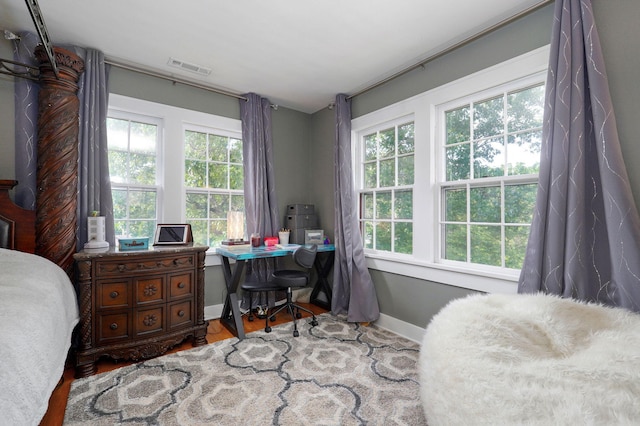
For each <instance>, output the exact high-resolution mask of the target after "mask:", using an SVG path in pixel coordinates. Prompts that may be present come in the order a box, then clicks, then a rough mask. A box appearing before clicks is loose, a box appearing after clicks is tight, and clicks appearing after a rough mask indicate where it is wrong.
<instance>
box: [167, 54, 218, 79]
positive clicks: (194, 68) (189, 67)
mask: <svg viewBox="0 0 640 426" xmlns="http://www.w3.org/2000/svg"><path fill="white" fill-rule="evenodd" d="M167 63H168V64H169V65H170V66H172V67H175V68H180V69H183V70H185V71H189V72H194V73H196V74H200V75H209V74H211V68H205V67H201V66H200V65H196V64H190V63H189V62H185V61H181V60H180V59H175V58H169V62H167Z"/></svg>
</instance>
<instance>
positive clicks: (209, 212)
mask: <svg viewBox="0 0 640 426" xmlns="http://www.w3.org/2000/svg"><path fill="white" fill-rule="evenodd" d="M184 146H185V148H184V156H185V160H184V163H185V166H184V170H185V173H184V184H185V189H186V220H187V222H188V223H190V224H191V227H192V229H193V235H194V239H195V240H196V242H198V243H200V244H205V245H209V246H215V245H219V244H220V243H221V242H222V240H224V239H226V234H227V212H229V211H240V212H244V190H243V188H244V169H243V165H242V164H243V163H242V140H240V139H239V138H238V135H234V134H230V133H229V132H222V131H220V130H215V129H203V128H200V129H197V128H194V127H191V128H188V129H186V130H185V132H184Z"/></svg>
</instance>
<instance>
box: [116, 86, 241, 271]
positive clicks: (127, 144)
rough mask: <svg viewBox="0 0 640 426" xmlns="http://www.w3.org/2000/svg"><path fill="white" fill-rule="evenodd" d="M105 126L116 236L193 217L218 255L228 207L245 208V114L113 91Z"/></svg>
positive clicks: (197, 231) (200, 238)
mask: <svg viewBox="0 0 640 426" xmlns="http://www.w3.org/2000/svg"><path fill="white" fill-rule="evenodd" d="M107 127H108V133H107V138H108V145H109V167H110V170H109V171H110V174H111V182H112V193H113V203H114V214H115V222H116V233H117V235H118V234H120V235H130V236H136V237H138V236H140V237H142V236H147V237H153V236H154V234H155V228H156V223H192V226H193V233H194V235H193V236H194V239H195V240H196V242H199V243H204V244H207V245H209V246H210V247H212V250H211V253H214V252H215V250H214V247H215V243H216V242H217V241H219V240H220V239H221V238H220V235H221V233H220V232H221V230H222V232H223V234H222V235H225V234H226V212H227V210H229V209H238V210H244V208H243V206H244V203H243V190H242V183H243V176H242V175H243V171H242V142H241V139H242V137H241V135H242V127H241V122H240V120H237V119H231V118H227V117H221V116H216V115H212V114H207V113H203V112H198V111H192V110H187V109H184V108H178V107H173V106H169V105H164V104H158V103H155V102H149V101H144V100H141V99H134V98H129V97H126V96H121V95H117V94H113V93H112V94H110V95H109V113H108V122H107ZM222 221H224V222H225V223H223V222H222ZM216 262H217V259H216V257H215V256H211V257H208V258H207V265H209V264H215V263H216Z"/></svg>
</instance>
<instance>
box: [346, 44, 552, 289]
mask: <svg viewBox="0 0 640 426" xmlns="http://www.w3.org/2000/svg"><path fill="white" fill-rule="evenodd" d="M547 64H548V46H545V47H542V48H539V49H536V50H534V51H532V52H529V53H527V54H524V55H522V56H520V57H517V58H514V59H512V60H509V61H506V62H504V63H501V64H498V65H495V66H493V67H490V68H488V69H485V70H482V71H479V72H477V73H474V74H472V75H469V76H467V77H464V78H461V79H459V80H456V81H453V82H451V83H448V84H446V85H443V86H441V87H438V88H435V89H432V90H430V91H428V92H425V93H422V94H420V95H417V96H414V97H412V98H410V99H407V100H404V101H401V102H398V103H396V104H393V105H390V106H387V107H385V108H383V109H381V110H378V111H373V112H371V113H369V114H366V115H364V116H361V117H357V118H355V119H353V120H352V123H351V124H352V140H353V144H354V162H353V164H354V183H355V189H356V190H357V192H358V195H359V198H358V200H359V206H358V208H359V220H360V227H361V232H362V238H363V245H364V249H365V255H366V257H367V264H368V266H369V267H370V268H373V269H379V270H382V271H388V272H392V273H400V274H403V275H409V276H414V277H416V278H421V279H426V280H432V281H436V282H441V283H445V284H451V285H460V286H462V287H465V288H471V289H476V290H480V291H489V292H491V291H500V292H505V291H506V292H511V291H513V288H514V286H513V283H514V282H515V281H517V277H518V275H519V269H520V268H521V265H522V260H523V257H524V251H525V246H526V241H527V239H528V233H529V228H530V223H531V217H532V212H533V206H534V202H535V196H536V190H537V182H538V166H539V159H540V142H541V133H542V112H543V102H544V83H545V78H546V70H547ZM407 125H409V126H410V128H411V132H403V131H402V130H401V129H403V126H407ZM404 134H407V135H409V134H410V135H411V138H409V139H410V140H411V144H412V150H411V151H406V152H404V151H403V149H405V148H406V146H405V143H404V142H403V137H404V136H403V135H404ZM404 156H406V157H407V158H406V159H404V160H401V159H403V158H404ZM408 157H411V162H410V163H409V160H408ZM403 161H405V163H403ZM408 176H411V179H408V178H407V177H408ZM405 178H407V179H406V180H403V179H405ZM409 194H410V195H409ZM398 207H400V209H398ZM461 274H464V278H462V277H461Z"/></svg>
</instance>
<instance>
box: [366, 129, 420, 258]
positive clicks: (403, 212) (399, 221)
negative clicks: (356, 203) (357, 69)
mask: <svg viewBox="0 0 640 426" xmlns="http://www.w3.org/2000/svg"><path fill="white" fill-rule="evenodd" d="M361 144H362V147H363V155H362V157H361V158H362V164H361V167H360V170H361V171H362V185H361V188H362V190H361V192H360V206H361V207H360V208H361V211H360V224H361V232H362V234H363V236H364V247H365V248H368V249H375V250H384V251H389V252H394V253H405V254H411V253H412V250H413V180H414V173H413V161H414V155H413V154H414V124H413V122H407V123H400V124H397V125H391V126H390V127H386V126H385V127H384V128H382V129H380V130H376V131H372V132H371V133H367V134H365V135H364V136H363V137H362V141H361Z"/></svg>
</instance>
